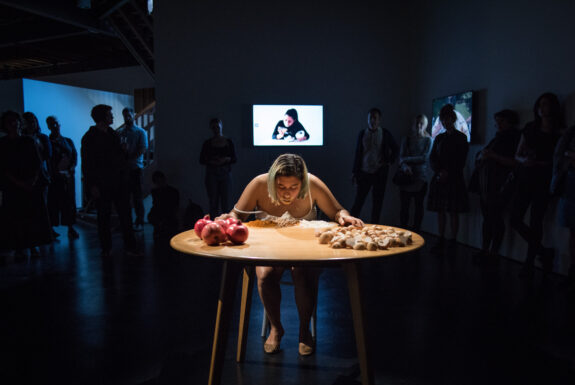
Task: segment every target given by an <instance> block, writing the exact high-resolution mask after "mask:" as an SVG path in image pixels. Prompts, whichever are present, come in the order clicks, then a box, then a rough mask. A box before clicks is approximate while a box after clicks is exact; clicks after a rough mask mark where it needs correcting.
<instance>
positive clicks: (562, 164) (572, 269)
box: [551, 126, 575, 290]
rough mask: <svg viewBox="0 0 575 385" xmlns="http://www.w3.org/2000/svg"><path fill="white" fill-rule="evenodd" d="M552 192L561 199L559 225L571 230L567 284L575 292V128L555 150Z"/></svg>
mask: <svg viewBox="0 0 575 385" xmlns="http://www.w3.org/2000/svg"><path fill="white" fill-rule="evenodd" d="M551 192H552V193H553V194H555V195H559V196H560V197H561V199H560V200H559V206H558V209H557V214H558V219H559V224H561V226H564V227H567V228H568V229H569V254H570V255H571V261H570V264H569V273H568V275H567V283H568V286H569V289H570V290H575V126H573V127H571V128H569V129H568V130H567V131H565V133H564V134H563V136H561V139H559V143H557V147H556V148H555V154H554V156H553V178H552V181H551Z"/></svg>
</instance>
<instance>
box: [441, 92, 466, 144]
mask: <svg viewBox="0 0 575 385" xmlns="http://www.w3.org/2000/svg"><path fill="white" fill-rule="evenodd" d="M446 104H451V105H453V107H455V115H457V121H456V122H455V129H456V130H458V131H461V132H462V133H464V134H465V136H467V141H468V142H469V141H471V127H472V124H471V123H472V117H473V114H472V112H473V91H467V92H461V93H458V94H455V95H449V96H444V97H441V98H435V99H433V103H432V109H433V117H432V120H431V137H432V138H435V137H436V136H437V135H439V134H441V133H443V132H445V128H444V127H443V124H441V121H440V120H439V111H441V107H443V106H444V105H446Z"/></svg>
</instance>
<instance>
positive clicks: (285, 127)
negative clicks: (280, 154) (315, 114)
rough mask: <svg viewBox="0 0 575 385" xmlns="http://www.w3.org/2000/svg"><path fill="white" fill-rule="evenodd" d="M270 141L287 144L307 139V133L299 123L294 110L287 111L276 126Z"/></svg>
mask: <svg viewBox="0 0 575 385" xmlns="http://www.w3.org/2000/svg"><path fill="white" fill-rule="evenodd" d="M272 139H275V140H285V141H288V142H303V141H305V140H308V139H309V133H308V132H307V131H306V129H305V128H304V127H303V125H302V124H301V123H300V121H299V118H298V113H297V110H296V109H295V108H290V109H289V110H287V111H286V113H285V115H284V117H283V119H282V120H280V121H279V122H278V123H277V124H276V127H275V128H274V132H273V133H272Z"/></svg>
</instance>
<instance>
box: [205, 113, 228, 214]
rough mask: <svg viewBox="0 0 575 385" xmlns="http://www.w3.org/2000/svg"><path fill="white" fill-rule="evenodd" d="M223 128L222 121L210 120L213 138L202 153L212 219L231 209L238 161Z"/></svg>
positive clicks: (207, 142) (206, 142) (207, 141)
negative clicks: (233, 173) (231, 191)
mask: <svg viewBox="0 0 575 385" xmlns="http://www.w3.org/2000/svg"><path fill="white" fill-rule="evenodd" d="M222 128H223V125H222V121H221V120H220V119H218V118H213V119H212V120H210V130H211V131H212V134H213V136H212V137H211V138H210V139H208V140H206V141H205V142H204V144H203V145H202V151H201V153H200V164H203V165H205V166H206V177H205V184H206V190H207V192H208V199H209V203H210V215H211V217H212V218H215V217H216V216H217V215H219V214H220V213H227V212H229V211H230V209H231V208H230V197H229V194H230V189H231V184H232V177H231V171H232V164H234V163H236V161H237V158H236V150H235V147H234V143H233V142H232V140H231V139H229V138H226V137H225V136H224V135H223V134H222Z"/></svg>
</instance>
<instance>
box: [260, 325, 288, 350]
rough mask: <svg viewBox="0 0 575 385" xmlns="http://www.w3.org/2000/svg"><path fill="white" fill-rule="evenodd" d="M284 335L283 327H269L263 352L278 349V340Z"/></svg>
mask: <svg viewBox="0 0 575 385" xmlns="http://www.w3.org/2000/svg"><path fill="white" fill-rule="evenodd" d="M283 335H284V330H283V329H277V328H271V330H270V335H269V336H268V339H267V340H266V342H265V343H264V352H266V353H267V354H274V353H277V352H279V351H280V342H281V340H282V337H283Z"/></svg>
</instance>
